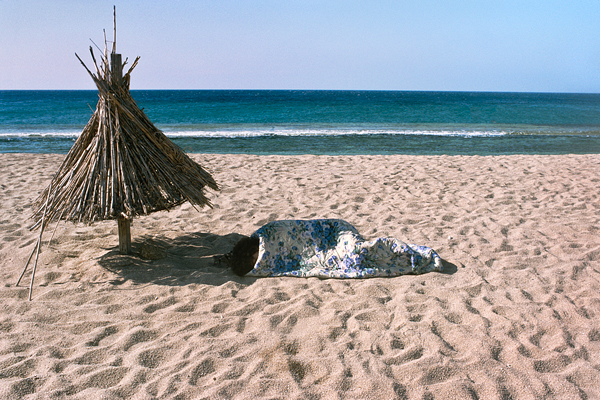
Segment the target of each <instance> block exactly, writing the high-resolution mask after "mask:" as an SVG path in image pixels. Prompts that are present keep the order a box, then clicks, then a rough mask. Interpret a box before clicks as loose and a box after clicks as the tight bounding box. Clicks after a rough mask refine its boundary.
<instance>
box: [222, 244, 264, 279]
mask: <svg viewBox="0 0 600 400" xmlns="http://www.w3.org/2000/svg"><path fill="white" fill-rule="evenodd" d="M258 247H259V240H258V238H257V237H243V238H241V239H240V240H239V241H238V242H237V243H236V244H235V246H234V247H233V250H231V252H230V253H229V254H227V258H226V260H227V265H228V266H229V268H231V270H232V271H233V273H234V274H236V275H238V276H244V275H246V274H247V273H248V272H250V271H252V269H253V268H254V264H255V263H256V258H255V257H254V255H255V254H256V253H257V252H258Z"/></svg>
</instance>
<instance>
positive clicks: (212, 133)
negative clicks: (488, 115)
mask: <svg viewBox="0 0 600 400" xmlns="http://www.w3.org/2000/svg"><path fill="white" fill-rule="evenodd" d="M165 134H166V135H167V136H169V137H214V138H220V137H227V138H236V137H266V136H355V135H361V136H368V135H429V136H465V137H471V136H502V135H506V134H509V132H502V131H451V130H439V131H437V130H390V129H279V128H277V129H248V130H229V129H227V130H208V131H171V132H165Z"/></svg>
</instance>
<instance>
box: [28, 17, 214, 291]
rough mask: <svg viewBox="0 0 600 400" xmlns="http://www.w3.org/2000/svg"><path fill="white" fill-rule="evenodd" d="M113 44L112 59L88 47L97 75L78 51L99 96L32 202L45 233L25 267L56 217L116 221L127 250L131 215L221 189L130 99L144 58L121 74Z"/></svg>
mask: <svg viewBox="0 0 600 400" xmlns="http://www.w3.org/2000/svg"><path fill="white" fill-rule="evenodd" d="M115 26H116V24H115ZM115 36H116V29H115ZM115 50H116V46H115V41H113V50H112V52H111V54H110V62H109V60H108V54H107V50H106V47H105V51H104V55H103V56H102V59H101V62H100V65H98V63H97V62H96V58H95V57H94V52H93V50H92V48H91V47H90V53H91V55H92V59H93V61H94V65H95V69H96V73H93V72H91V71H90V70H89V69H88V68H87V66H86V65H85V64H84V63H83V61H81V58H79V56H77V54H76V56H77V58H78V59H79V61H80V62H81V64H82V65H83V66H84V68H85V69H86V70H87V71H88V73H89V74H90V76H91V77H92V79H93V80H94V83H95V84H96V86H97V87H98V91H99V94H98V96H99V100H98V104H97V106H96V111H95V112H94V114H93V115H92V117H91V118H90V120H89V122H88V123H87V125H86V126H85V128H84V129H83V132H82V133H81V135H80V136H79V138H78V139H77V141H76V142H75V143H74V145H73V147H72V148H71V150H70V151H69V153H68V154H67V156H66V158H65V160H64V161H63V163H62V165H61V166H60V168H59V170H58V171H57V172H56V174H55V175H54V177H53V179H52V181H51V182H50V185H49V186H48V187H47V188H46V189H45V190H44V191H43V192H42V194H41V195H40V196H39V198H38V199H37V200H36V202H35V204H34V212H33V216H32V217H33V219H34V221H35V223H34V225H33V227H32V229H34V228H37V227H41V232H40V238H39V239H38V244H37V245H36V248H34V250H33V252H32V253H31V256H30V257H29V260H28V261H27V265H26V266H25V269H24V270H23V273H25V270H26V269H27V266H28V265H29V262H30V261H31V258H32V256H33V254H34V253H36V252H37V253H38V254H39V247H40V244H41V236H42V233H43V230H44V228H45V227H46V226H47V224H49V223H50V222H52V221H59V220H66V221H73V222H84V223H92V222H95V221H101V220H106V219H117V220H118V224H119V249H120V251H121V253H128V252H130V248H131V238H130V234H129V224H130V221H131V219H132V218H133V217H135V216H139V215H146V214H149V213H152V212H155V211H160V210H168V209H170V208H172V207H175V206H178V205H180V204H183V203H185V202H186V201H189V202H190V203H191V204H192V205H193V206H200V207H201V206H204V205H208V206H211V207H212V205H211V203H210V201H209V199H208V198H207V197H206V196H205V193H204V188H205V187H206V186H208V187H209V188H211V189H214V190H218V185H217V184H216V182H215V181H214V179H213V178H212V176H211V175H210V174H209V173H208V172H207V171H205V170H204V169H203V168H202V167H201V166H200V165H198V164H197V163H196V162H194V161H192V160H191V159H190V158H189V157H188V156H187V155H186V154H185V153H184V152H183V151H182V150H181V149H180V148H179V147H178V146H177V145H175V144H174V143H173V142H171V140H169V138H167V137H166V136H165V135H164V134H163V133H162V132H161V131H160V130H159V129H157V128H156V127H155V126H154V125H153V124H152V122H151V121H150V120H149V119H148V117H147V116H146V114H144V112H143V111H142V110H140V108H139V107H138V106H137V104H136V103H135V101H134V100H133V98H132V97H131V94H130V92H129V81H130V74H131V71H132V70H133V69H134V68H135V66H136V65H137V62H138V60H139V57H138V58H136V60H135V61H134V63H133V64H132V66H131V68H129V71H128V72H127V73H126V74H125V75H124V76H123V72H122V71H123V67H124V66H125V65H126V64H127V61H125V63H122V62H121V55H120V54H117V53H116V51H115ZM36 264H37V255H36ZM33 275H35V265H34V270H33ZM33 275H32V278H31V282H32V284H33V278H34V276H33ZM22 276H23V274H21V277H22ZM20 280H21V278H19V281H20ZM18 284H19V283H18V282H17V285H18ZM30 299H31V288H30Z"/></svg>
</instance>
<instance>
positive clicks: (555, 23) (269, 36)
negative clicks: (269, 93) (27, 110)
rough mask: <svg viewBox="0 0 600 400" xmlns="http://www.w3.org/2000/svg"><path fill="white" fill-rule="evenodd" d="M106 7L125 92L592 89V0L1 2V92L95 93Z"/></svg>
mask: <svg viewBox="0 0 600 400" xmlns="http://www.w3.org/2000/svg"><path fill="white" fill-rule="evenodd" d="M113 5H116V10H117V52H118V53H121V54H122V56H123V59H125V58H126V57H128V58H129V60H130V61H129V64H131V62H132V61H133V60H134V59H135V57H136V56H140V57H141V58H140V62H139V64H138V66H137V67H136V68H135V70H134V71H133V73H132V79H131V89H317V90H424V91H430V90H433V91H495V92H579V93H600V0H568V1H567V0H540V1H537V0H389V1H388V0H360V1H358V0H339V1H338V0H321V1H317V0H194V1H191V0H190V1H187V0H172V1H164V0H145V1H135V0H131V1H129V0H127V1H123V0H121V1H116V0H113V1H104V0H86V1H80V0H52V1H50V0H46V1H42V0H0V37H1V38H2V42H1V44H0V90H10V89H95V86H94V84H93V82H92V80H91V78H90V77H89V75H88V74H87V72H86V71H85V69H84V68H83V67H82V66H81V64H80V63H79V61H78V60H77V58H76V57H75V53H77V54H78V55H79V56H80V57H81V58H82V59H83V61H84V62H85V63H86V64H87V65H88V67H92V65H93V63H92V59H91V56H90V53H89V46H90V45H91V46H95V45H97V46H99V47H100V48H104V33H103V30H106V36H107V40H109V41H112V40H113ZM94 43H95V45H94ZM95 51H96V55H98V53H99V51H98V50H97V49H95ZM126 68H127V67H126Z"/></svg>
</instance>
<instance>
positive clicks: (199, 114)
mask: <svg viewBox="0 0 600 400" xmlns="http://www.w3.org/2000/svg"><path fill="white" fill-rule="evenodd" d="M132 96H133V98H134V99H135V100H136V102H137V103H138V105H139V106H140V108H143V109H144V112H145V113H146V114H147V115H148V116H149V117H150V119H151V120H152V121H153V122H154V124H155V125H156V126H157V127H158V128H159V129H161V130H162V131H164V132H165V134H167V136H169V137H171V138H172V140H173V141H174V142H175V143H177V144H178V145H179V146H181V147H182V148H184V149H185V150H186V151H188V152H203V153H247V154H332V155H335V154H450V155H454V154H480V155H488V154H569V153H575V154H585V153H600V94H551V93H481V92H474V93H470V92H402V91H268V90H264V91H252V90H233V91H228V90H222V91H220V90H216V91H212V90H210V91H209V90H206V91H205V90H149V91H145V90H140V91H135V90H134V91H132ZM97 99H98V97H97V92H96V91H0V152H32V153H66V152H68V150H69V149H70V147H71V146H72V144H73V142H74V140H75V139H76V137H77V135H78V134H79V133H80V132H81V130H82V129H83V127H84V126H85V124H86V123H87V121H88V119H89V118H90V116H91V114H92V112H93V109H95V106H96V101H97Z"/></svg>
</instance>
